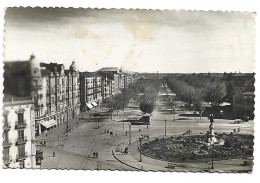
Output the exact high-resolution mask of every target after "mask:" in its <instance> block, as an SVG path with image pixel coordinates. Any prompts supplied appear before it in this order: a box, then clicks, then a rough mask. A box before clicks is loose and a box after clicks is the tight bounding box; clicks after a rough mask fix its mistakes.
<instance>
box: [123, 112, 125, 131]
mask: <svg viewBox="0 0 260 183" xmlns="http://www.w3.org/2000/svg"><path fill="white" fill-rule="evenodd" d="M124 120H125V116H124V111H123V130H124V129H125V122H124Z"/></svg>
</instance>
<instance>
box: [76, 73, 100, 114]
mask: <svg viewBox="0 0 260 183" xmlns="http://www.w3.org/2000/svg"><path fill="white" fill-rule="evenodd" d="M102 82H104V81H102V77H101V76H100V75H97V74H96V73H93V72H82V73H80V95H81V107H80V108H81V111H83V112H85V111H87V110H91V109H92V108H93V107H96V106H97V105H100V104H101V102H102V92H104V90H105V88H102ZM103 85H105V84H104V83H103Z"/></svg>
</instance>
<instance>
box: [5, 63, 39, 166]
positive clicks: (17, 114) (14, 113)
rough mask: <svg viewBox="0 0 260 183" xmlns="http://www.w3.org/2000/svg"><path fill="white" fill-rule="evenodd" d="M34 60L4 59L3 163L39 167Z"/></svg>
mask: <svg viewBox="0 0 260 183" xmlns="http://www.w3.org/2000/svg"><path fill="white" fill-rule="evenodd" d="M31 61H32V60H29V61H17V62H16V61H14V62H5V65H4V71H5V72H4V78H5V80H4V98H3V103H4V106H3V167H6V168H36V157H35V156H36V147H35V126H34V121H35V120H34V119H35V114H34V101H33V96H32V94H33V92H32V91H33V90H34V86H33V85H32V83H33V82H28V81H30V80H31V78H33V76H32V75H31V72H30V71H31V68H32V62H31Z"/></svg>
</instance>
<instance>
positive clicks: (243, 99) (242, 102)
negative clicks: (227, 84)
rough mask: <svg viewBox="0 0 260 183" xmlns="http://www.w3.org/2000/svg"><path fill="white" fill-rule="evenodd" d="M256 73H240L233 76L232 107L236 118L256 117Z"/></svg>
mask: <svg viewBox="0 0 260 183" xmlns="http://www.w3.org/2000/svg"><path fill="white" fill-rule="evenodd" d="M254 81H255V79H254V74H241V73H238V74H236V75H234V76H233V89H234V94H233V97H232V98H233V99H232V108H233V113H234V116H235V117H236V118H241V119H246V118H250V119H253V118H254V96H255V95H254V90H255V88H254Z"/></svg>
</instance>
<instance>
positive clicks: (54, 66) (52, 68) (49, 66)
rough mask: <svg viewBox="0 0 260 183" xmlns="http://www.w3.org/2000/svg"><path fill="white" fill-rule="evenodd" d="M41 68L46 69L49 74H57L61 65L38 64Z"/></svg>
mask: <svg viewBox="0 0 260 183" xmlns="http://www.w3.org/2000/svg"><path fill="white" fill-rule="evenodd" d="M40 66H41V67H45V68H46V69H49V70H50V71H51V72H54V73H55V72H58V73H60V72H61V70H62V67H63V64H57V63H49V64H47V63H40Z"/></svg>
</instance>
